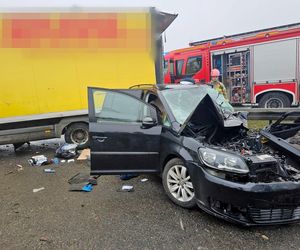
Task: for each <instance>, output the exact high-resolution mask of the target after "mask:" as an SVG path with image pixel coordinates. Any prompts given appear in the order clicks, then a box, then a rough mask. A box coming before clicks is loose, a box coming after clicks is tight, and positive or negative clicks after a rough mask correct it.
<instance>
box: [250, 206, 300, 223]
mask: <svg viewBox="0 0 300 250" xmlns="http://www.w3.org/2000/svg"><path fill="white" fill-rule="evenodd" d="M249 215H250V217H251V219H252V220H253V221H254V222H255V223H258V224H267V223H276V222H278V223H280V222H286V221H294V220H300V207H296V208H271V209H258V208H249Z"/></svg>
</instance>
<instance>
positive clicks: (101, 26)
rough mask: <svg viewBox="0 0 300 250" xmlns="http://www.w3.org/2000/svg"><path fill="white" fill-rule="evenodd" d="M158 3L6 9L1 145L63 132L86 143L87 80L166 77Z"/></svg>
mask: <svg viewBox="0 0 300 250" xmlns="http://www.w3.org/2000/svg"><path fill="white" fill-rule="evenodd" d="M175 18H176V15H171V14H167V13H163V12H159V11H157V10H155V9H154V8H145V9H131V10H128V9H126V10H125V9H121V10H120V9H110V10H108V9H78V8H77V9H75V10H67V9H56V10H45V9H40V10H26V11H24V10H22V11H19V10H8V11H2V12H1V13H0V54H1V56H0V144H9V143H13V144H14V145H15V146H16V147H17V146H18V145H21V144H23V143H24V142H28V141H33V140H41V139H48V138H55V137H61V135H62V134H64V135H65V140H66V141H67V142H69V143H77V144H79V145H80V146H81V147H86V146H87V145H88V121H87V86H101V87H107V88H128V87H129V86H132V85H135V84H141V83H152V84H153V83H161V82H162V60H163V59H162V54H163V50H162V41H161V40H162V39H161V34H162V32H163V31H164V30H165V29H166V28H167V27H168V26H169V25H170V24H171V22H172V21H173V20H174V19H175Z"/></svg>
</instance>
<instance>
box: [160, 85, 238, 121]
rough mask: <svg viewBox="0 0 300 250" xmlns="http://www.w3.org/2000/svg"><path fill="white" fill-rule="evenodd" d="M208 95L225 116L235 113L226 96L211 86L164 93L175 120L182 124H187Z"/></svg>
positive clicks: (169, 90)
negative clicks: (186, 121) (187, 120)
mask: <svg viewBox="0 0 300 250" xmlns="http://www.w3.org/2000/svg"><path fill="white" fill-rule="evenodd" d="M207 94H208V95H209V96H210V97H211V98H212V100H214V101H215V103H216V105H217V106H218V107H219V108H220V110H221V112H222V113H223V114H224V113H232V112H233V111H234V110H233V107H232V106H231V105H230V104H229V102H228V101H227V100H226V99H225V98H224V96H223V95H222V94H220V93H219V92H218V91H216V90H215V89H213V88H212V87H211V86H205V85H204V86H195V87H191V88H174V89H165V90H163V91H162V95H163V96H164V98H165V99H166V101H167V103H168V105H169V107H170V109H171V111H172V113H173V115H174V117H175V119H176V120H177V122H179V123H180V124H183V123H184V122H185V120H186V119H187V118H188V117H189V115H190V114H191V113H192V112H193V111H194V110H195V108H196V107H197V106H198V104H199V103H200V102H201V100H202V99H203V98H204V97H205V96H206V95H207Z"/></svg>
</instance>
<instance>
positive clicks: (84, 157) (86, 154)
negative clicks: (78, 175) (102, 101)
mask: <svg viewBox="0 0 300 250" xmlns="http://www.w3.org/2000/svg"><path fill="white" fill-rule="evenodd" d="M90 157H91V150H90V149H88V148H87V149H84V150H82V151H81V153H80V155H79V156H78V158H77V160H79V161H82V160H89V159H90Z"/></svg>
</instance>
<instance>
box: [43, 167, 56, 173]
mask: <svg viewBox="0 0 300 250" xmlns="http://www.w3.org/2000/svg"><path fill="white" fill-rule="evenodd" d="M44 172H45V173H50V174H53V173H55V169H53V168H46V169H44Z"/></svg>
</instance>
